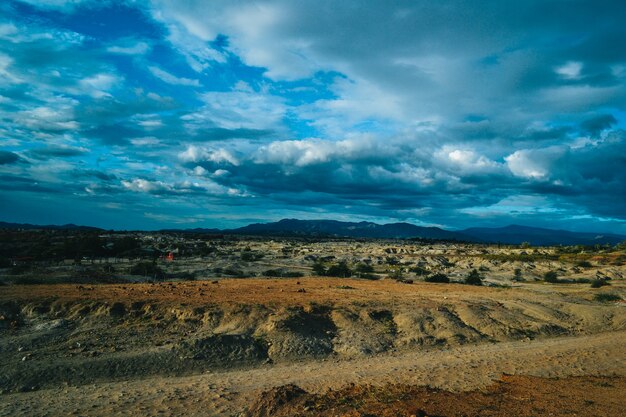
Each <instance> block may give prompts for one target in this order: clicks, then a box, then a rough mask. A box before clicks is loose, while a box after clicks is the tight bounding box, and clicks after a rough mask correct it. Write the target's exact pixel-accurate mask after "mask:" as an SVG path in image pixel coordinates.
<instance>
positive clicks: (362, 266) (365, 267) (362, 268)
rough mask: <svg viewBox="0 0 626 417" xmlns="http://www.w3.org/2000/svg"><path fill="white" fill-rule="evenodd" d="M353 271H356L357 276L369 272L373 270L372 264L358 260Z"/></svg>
mask: <svg viewBox="0 0 626 417" xmlns="http://www.w3.org/2000/svg"><path fill="white" fill-rule="evenodd" d="M354 272H356V274H357V275H358V276H360V275H361V274H370V273H372V272H374V267H373V266H372V265H369V264H366V263H363V262H359V263H358V264H356V266H355V267H354Z"/></svg>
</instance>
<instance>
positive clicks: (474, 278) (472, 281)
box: [465, 269, 483, 285]
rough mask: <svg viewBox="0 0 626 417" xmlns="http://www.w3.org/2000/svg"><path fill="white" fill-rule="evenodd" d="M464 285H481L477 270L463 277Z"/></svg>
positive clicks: (481, 280) (481, 281)
mask: <svg viewBox="0 0 626 417" xmlns="http://www.w3.org/2000/svg"><path fill="white" fill-rule="evenodd" d="M465 283H466V284H468V285H483V278H482V277H481V276H480V274H479V273H478V271H477V270H475V269H472V271H471V272H470V273H469V274H467V277H465Z"/></svg>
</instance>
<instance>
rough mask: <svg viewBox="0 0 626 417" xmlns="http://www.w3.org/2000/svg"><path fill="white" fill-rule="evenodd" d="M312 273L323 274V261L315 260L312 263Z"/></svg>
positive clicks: (324, 273)
mask: <svg viewBox="0 0 626 417" xmlns="http://www.w3.org/2000/svg"><path fill="white" fill-rule="evenodd" d="M313 273H314V274H315V275H319V276H322V277H323V276H325V275H326V273H327V271H326V267H325V266H324V264H323V263H321V262H319V261H317V262H315V263H314V264H313Z"/></svg>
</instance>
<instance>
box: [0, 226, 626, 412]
mask: <svg viewBox="0 0 626 417" xmlns="http://www.w3.org/2000/svg"><path fill="white" fill-rule="evenodd" d="M124 238H126V237H124ZM137 239H140V240H142V241H158V239H161V240H162V241H163V240H165V241H166V242H165V244H166V245H172V242H173V241H175V242H179V246H184V245H182V244H181V242H180V239H182V238H180V237H171V236H169V237H168V236H165V237H163V236H139V237H137ZM167 239H170V241H167ZM182 242H183V243H185V244H186V245H188V246H189V247H192V248H193V247H195V248H196V249H197V248H198V247H200V249H197V250H199V251H200V250H201V251H203V253H202V254H199V253H193V251H191V250H188V251H189V253H188V254H187V255H183V254H182V253H181V252H182V250H180V249H179V250H178V253H177V254H176V255H175V256H174V259H167V258H164V257H161V258H156V259H155V260H154V261H150V262H151V265H153V267H156V268H158V271H160V272H159V275H158V276H156V275H152V274H153V272H154V270H150V271H149V272H144V273H137V268H134V267H133V265H137V264H142V263H145V262H146V260H145V259H141V258H138V257H135V256H134V255H131V254H127V255H126V256H118V257H108V258H102V257H100V258H99V257H96V256H93V257H82V259H78V260H74V261H70V260H64V259H57V260H50V259H48V260H41V259H40V260H31V261H29V262H28V264H25V263H24V262H22V263H21V264H19V263H17V262H15V261H13V263H12V264H11V265H9V267H8V268H5V269H3V270H2V271H3V273H2V282H3V285H2V286H0V334H1V337H0V355H1V356H0V357H1V358H2V359H1V360H0V390H1V392H2V393H1V394H0V415H2V416H32V415H38V416H39V415H41V416H44V415H48V416H56V415H84V416H103V415H107V416H109V415H198V416H239V415H250V416H266V415H267V416H270V415H276V416H287V415H311V416H314V415H325V416H326V415H327V416H331V415H332V416H334V415H345V416H360V415H362V416H365V415H385V416H411V415H441V416H444V415H445V416H452V415H502V416H504V415H529V416H530V415H574V414H576V415H620V414H624V410H625V409H626V400H625V399H624V396H623V389H624V387H625V386H626V349H625V348H624V340H626V303H625V302H624V299H626V281H625V280H624V277H625V274H626V267H625V266H624V265H623V260H624V252H623V250H622V249H621V248H595V249H589V248H588V249H581V248H520V247H499V246H496V245H471V244H453V243H431V244H427V243H426V244H425V243H420V242H411V241H385V240H364V241H356V240H339V239H337V240H328V241H306V240H302V239H262V238H258V239H257V238H237V239H221V238H220V239H215V238H207V239H205V240H202V239H188V240H185V239H182ZM190 242H191V243H190ZM9 246H10V245H9ZM206 248H211V249H208V250H207V249H206ZM170 249H171V248H169V247H168V248H165V251H164V252H170ZM170 253H171V252H170ZM21 259H23V258H21ZM363 265H367V267H363ZM333 267H335V269H332V268H333ZM235 269H237V270H238V274H237V277H233V276H232V275H226V274H223V272H224V271H225V270H229V271H232V270H235ZM220 271H221V272H222V273H220ZM268 271H270V272H268ZM329 271H335V272H336V273H337V271H338V272H339V273H341V274H343V275H346V276H344V277H341V276H329V275H331V274H330V273H329ZM359 271H360V272H359ZM472 271H476V272H477V273H478V275H480V278H481V280H480V282H479V283H480V284H482V285H467V284H466V283H465V279H466V277H467V276H468V275H470V274H471V273H472ZM548 272H554V273H555V274H556V275H557V278H556V280H555V281H554V280H552V281H551V282H546V278H545V277H546V274H547V273H548ZM315 274H318V275H315ZM436 274H440V275H445V276H446V277H447V278H448V281H449V282H447V283H443V282H442V283H437V282H425V281H428V277H432V276H434V275H436ZM281 275H282V277H281ZM289 276H291V277H289ZM598 283H600V284H598ZM592 284H593V285H592Z"/></svg>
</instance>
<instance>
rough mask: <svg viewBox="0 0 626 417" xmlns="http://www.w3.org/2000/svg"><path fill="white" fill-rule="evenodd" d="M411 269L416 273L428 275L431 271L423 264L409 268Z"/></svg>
mask: <svg viewBox="0 0 626 417" xmlns="http://www.w3.org/2000/svg"><path fill="white" fill-rule="evenodd" d="M409 271H411V272H413V273H414V274H415V275H419V276H422V275H428V274H429V273H430V271H428V270H427V269H424V268H422V267H421V266H414V267H413V268H411V269H409Z"/></svg>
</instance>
